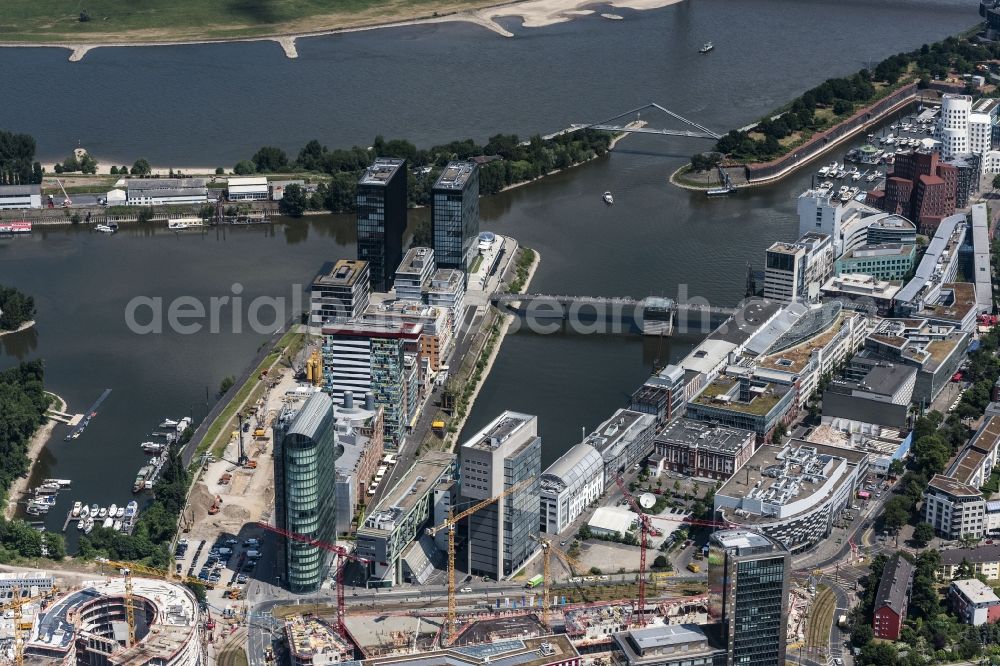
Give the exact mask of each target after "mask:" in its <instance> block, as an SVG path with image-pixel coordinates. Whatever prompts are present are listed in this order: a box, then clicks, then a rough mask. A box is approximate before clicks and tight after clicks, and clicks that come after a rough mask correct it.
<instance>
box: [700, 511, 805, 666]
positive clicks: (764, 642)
mask: <svg viewBox="0 0 1000 666" xmlns="http://www.w3.org/2000/svg"><path fill="white" fill-rule="evenodd" d="M790 565H791V557H790V555H789V553H788V551H787V550H786V549H785V548H784V547H783V546H782V545H781V544H780V543H778V542H777V541H774V540H772V539H770V538H768V537H766V536H764V535H762V534H759V533H756V532H750V531H748V530H724V531H721V532H716V533H714V534H713V535H712V538H711V540H710V541H709V553H708V595H709V621H711V622H720V623H721V624H722V633H723V636H724V638H725V640H726V642H727V655H728V657H727V664H728V666H781V665H782V664H784V663H785V635H786V625H787V621H786V620H787V618H786V614H787V611H788V576H789V568H790Z"/></svg>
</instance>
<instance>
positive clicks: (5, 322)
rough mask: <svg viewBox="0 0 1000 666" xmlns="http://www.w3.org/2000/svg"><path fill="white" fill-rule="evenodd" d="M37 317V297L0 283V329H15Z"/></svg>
mask: <svg viewBox="0 0 1000 666" xmlns="http://www.w3.org/2000/svg"><path fill="white" fill-rule="evenodd" d="M34 318H35V299H34V298H33V297H31V296H27V295H25V294H23V293H21V292H20V291H18V290H17V289H14V288H13V287H5V286H3V285H0V331H13V330H15V329H17V328H19V327H20V326H21V324H24V323H25V322H29V321H31V320H32V319H34Z"/></svg>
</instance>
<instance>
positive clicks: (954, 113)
mask: <svg viewBox="0 0 1000 666" xmlns="http://www.w3.org/2000/svg"><path fill="white" fill-rule="evenodd" d="M971 113H972V97H970V96H969V95H956V94H953V93H945V94H944V95H942V96H941V112H940V113H939V114H938V124H937V130H936V131H937V137H938V139H940V141H941V157H943V158H944V159H946V160H950V159H951V158H952V157H954V156H955V155H964V154H966V153H969V152H972V151H971V150H970V148H969V115H970V114H971Z"/></svg>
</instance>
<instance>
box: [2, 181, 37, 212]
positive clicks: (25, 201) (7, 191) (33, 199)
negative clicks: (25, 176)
mask: <svg viewBox="0 0 1000 666" xmlns="http://www.w3.org/2000/svg"><path fill="white" fill-rule="evenodd" d="M41 207H42V186H41V185H0V210H11V209H15V208H41Z"/></svg>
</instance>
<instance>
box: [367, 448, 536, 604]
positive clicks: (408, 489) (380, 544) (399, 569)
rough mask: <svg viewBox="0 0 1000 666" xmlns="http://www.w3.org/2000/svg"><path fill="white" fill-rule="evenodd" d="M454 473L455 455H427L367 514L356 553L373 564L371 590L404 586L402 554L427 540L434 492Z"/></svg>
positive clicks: (370, 569) (440, 452)
mask: <svg viewBox="0 0 1000 666" xmlns="http://www.w3.org/2000/svg"><path fill="white" fill-rule="evenodd" d="M454 470H455V456H454V454H451V453H445V452H443V451H428V452H427V453H425V454H424V455H422V456H420V458H419V459H417V460H416V461H415V462H414V463H413V466H412V467H411V468H410V469H409V470H407V472H406V474H404V475H403V477H402V478H401V479H400V480H399V481H398V482H397V483H396V485H394V486H393V487H392V488H391V489H390V490H389V491H388V492H386V493H385V495H383V497H382V500H381V501H380V502H379V503H378V504H377V505H375V506H373V507H371V509H370V510H369V511H368V515H367V516H366V517H365V522H364V524H363V525H362V526H361V528H360V529H358V551H357V552H358V555H359V556H360V557H364V558H367V559H368V560H370V563H369V564H368V573H369V575H370V576H371V577H372V579H373V580H371V581H370V582H369V585H370V586H374V587H392V586H393V585H396V584H398V583H401V582H403V575H404V572H403V561H402V555H403V552H404V551H405V550H406V548H407V547H408V546H409V545H410V544H411V543H412V542H413V541H415V540H416V539H418V538H421V537H423V536H424V530H425V529H426V528H427V527H429V526H430V521H431V520H432V518H433V515H434V490H435V488H437V486H438V484H439V483H440V482H442V481H445V480H447V479H450V478H451V477H452V475H453V474H454ZM535 522H537V516H536V518H535Z"/></svg>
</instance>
